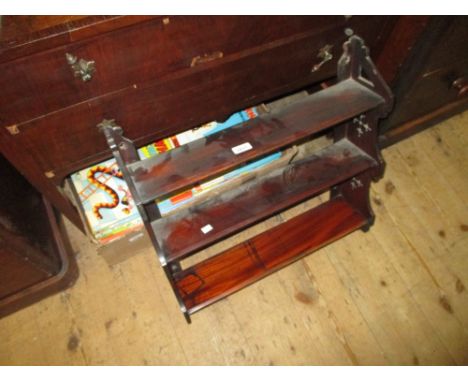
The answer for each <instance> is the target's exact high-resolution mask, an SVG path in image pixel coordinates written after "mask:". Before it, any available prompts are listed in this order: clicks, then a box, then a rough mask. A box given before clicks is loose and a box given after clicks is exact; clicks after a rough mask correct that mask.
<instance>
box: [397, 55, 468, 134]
mask: <svg viewBox="0 0 468 382" xmlns="http://www.w3.org/2000/svg"><path fill="white" fill-rule="evenodd" d="M457 79H464V80H465V81H463V82H464V83H465V84H466V85H468V60H467V61H462V62H459V63H456V64H453V65H452V66H451V68H449V69H444V70H440V71H437V72H435V73H432V74H429V75H427V76H423V77H420V78H419V79H418V81H417V82H416V83H415V84H414V85H413V86H412V87H411V89H410V90H409V91H408V92H407V94H406V95H405V96H404V98H403V99H401V100H398V101H397V102H398V103H399V104H404V107H401V108H399V109H398V110H400V112H399V113H395V114H393V115H392V116H391V122H389V123H390V124H391V126H397V125H399V124H401V123H403V122H407V121H409V120H411V119H414V118H418V117H420V116H422V115H425V114H427V113H430V112H432V111H434V110H436V109H438V108H440V107H442V106H445V105H447V104H449V103H450V102H454V101H457V100H460V99H462V98H464V99H467V101H468V92H465V93H464V94H460V89H459V88H456V87H455V86H454V85H453V83H454V81H455V80H457Z"/></svg>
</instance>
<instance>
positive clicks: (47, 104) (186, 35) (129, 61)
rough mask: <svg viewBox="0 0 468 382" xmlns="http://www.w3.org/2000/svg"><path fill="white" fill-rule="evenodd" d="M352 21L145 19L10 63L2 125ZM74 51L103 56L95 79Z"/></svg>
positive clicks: (6, 69) (335, 18) (4, 85)
mask: <svg viewBox="0 0 468 382" xmlns="http://www.w3.org/2000/svg"><path fill="white" fill-rule="evenodd" d="M164 20H166V21H164ZM353 23H354V21H353ZM346 24H347V22H346V20H345V18H344V17H342V16H340V17H338V16H333V17H305V16H304V17H286V16H275V17H261V16H255V17H240V16H229V17H212V16H206V17H205V16H204V17H194V16H191V17H184V16H178V17H172V18H158V19H155V20H151V21H148V22H144V23H140V24H137V25H135V26H132V27H128V28H123V29H121V30H117V31H115V32H112V33H107V34H104V35H101V36H99V37H96V38H92V39H89V40H86V41H84V42H79V43H76V44H72V45H68V46H65V47H61V48H57V49H54V50H51V51H47V52H44V53H40V54H36V55H33V56H29V57H27V58H24V59H20V60H16V61H14V62H8V63H5V64H3V66H2V67H1V72H2V73H3V74H2V76H1V79H0V86H1V88H2V95H1V101H0V103H1V104H2V116H1V117H0V118H2V121H1V123H2V125H12V124H18V123H20V122H25V121H28V120H31V119H33V118H36V117H39V116H41V115H44V114H47V113H50V112H53V111H56V110H59V109H61V108H64V107H67V106H70V105H74V104H76V103H78V102H81V101H85V100H88V99H91V98H94V97H98V96H101V95H103V94H106V93H110V92H114V91H118V90H120V89H124V88H127V87H131V86H134V85H139V84H142V83H146V82H147V81H154V80H156V79H161V78H162V77H164V76H165V75H168V74H170V73H173V72H176V71H179V70H182V69H190V68H191V67H193V66H203V65H204V63H206V62H207V61H210V60H222V59H223V58H228V57H229V56H232V55H235V54H239V52H242V51H245V50H247V49H251V48H255V47H257V46H260V45H263V44H267V43H272V42H274V41H277V40H281V39H285V38H290V37H291V36H294V35H298V34H301V33H317V32H319V31H321V30H324V29H325V28H329V27H330V26H341V27H343V28H344V27H345V25H346ZM195 31H196V33H195ZM66 53H70V54H72V55H74V56H76V57H77V58H78V59H80V58H82V59H85V60H93V61H95V67H96V72H95V73H94V74H93V76H92V79H91V80H89V81H87V82H83V81H82V80H81V78H75V77H74V76H73V73H72V69H71V67H70V65H69V64H68V63H67V61H66V58H65V54H66Z"/></svg>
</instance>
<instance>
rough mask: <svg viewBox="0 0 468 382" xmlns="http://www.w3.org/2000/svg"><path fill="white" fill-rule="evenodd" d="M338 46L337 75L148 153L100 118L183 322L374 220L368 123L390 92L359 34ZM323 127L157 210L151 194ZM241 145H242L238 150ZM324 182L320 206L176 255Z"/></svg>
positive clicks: (374, 165) (373, 144) (372, 142)
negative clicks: (231, 123)
mask: <svg viewBox="0 0 468 382" xmlns="http://www.w3.org/2000/svg"><path fill="white" fill-rule="evenodd" d="M343 48H344V52H343V55H342V57H341V59H340V60H339V62H338V82H337V83H336V84H335V85H333V86H330V87H328V88H325V89H324V90H321V91H319V92H316V93H314V94H310V95H308V96H307V97H305V98H303V99H301V100H298V101H296V102H293V103H292V104H289V105H288V106H286V107H284V108H282V109H281V110H276V111H271V112H269V113H266V114H263V115H262V116H260V117H258V118H255V119H253V120H250V121H248V122H245V123H243V124H241V125H238V126H236V127H234V128H231V129H228V130H224V131H221V132H219V133H217V134H215V135H213V136H210V137H209V138H205V139H201V140H198V141H195V142H192V143H189V144H187V145H184V146H183V147H179V148H176V149H174V150H172V151H170V152H168V153H164V154H161V155H158V156H155V157H152V158H149V159H145V160H140V159H139V157H138V155H137V151H136V149H135V146H134V144H133V142H132V141H131V140H129V139H127V138H125V137H124V136H123V130H122V128H121V127H119V126H118V125H117V123H116V121H114V120H104V121H103V122H102V123H101V124H100V125H99V127H100V128H101V129H102V131H103V132H104V134H105V136H106V139H107V142H108V144H109V146H110V148H111V150H112V152H113V154H114V156H115V158H116V160H117V162H118V165H119V166H120V169H121V170H122V173H123V175H124V178H125V180H126V182H127V183H128V186H129V188H130V191H131V193H132V195H133V198H134V200H135V203H136V205H137V206H138V209H139V211H140V214H141V216H142V217H143V220H144V222H145V226H146V228H147V230H148V233H149V235H150V237H151V239H152V242H153V244H154V247H155V248H156V252H157V255H158V258H159V260H160V262H161V265H162V266H163V268H164V270H165V272H166V275H167V278H168V280H169V282H170V283H171V285H172V288H173V290H174V293H175V295H176V297H177V299H178V301H179V304H180V307H181V310H182V312H183V313H184V315H185V317H186V319H187V320H188V321H189V322H190V315H191V314H193V313H195V312H197V311H198V310H200V309H202V308H204V307H206V306H208V305H210V304H212V303H214V302H216V301H218V300H220V299H222V298H224V297H226V296H228V295H230V294H232V293H233V292H235V291H237V290H239V289H241V288H243V287H245V286H246V285H248V284H251V283H253V282H255V281H257V280H259V279H260V278H262V277H264V276H267V275H268V274H270V273H272V272H274V271H276V270H278V269H280V268H281V267H284V266H286V265H288V264H290V263H291V262H293V261H295V260H298V259H300V258H301V257H303V256H304V255H307V254H309V253H311V252H312V251H314V250H316V249H318V248H320V247H322V246H324V245H326V244H328V243H330V242H332V241H334V240H337V239H339V238H341V237H343V236H344V235H346V234H348V233H350V232H352V231H354V230H356V229H363V230H367V229H368V228H369V227H370V226H371V225H372V223H373V221H374V215H373V212H372V209H371V207H370V203H369V188H370V183H371V181H375V180H377V179H379V177H381V176H382V173H383V169H384V163H383V160H382V158H381V156H380V153H379V148H378V146H377V136H378V129H377V127H378V126H377V125H378V120H379V119H380V118H382V117H384V116H385V115H387V113H388V112H389V111H390V109H391V106H392V102H393V97H392V94H391V92H390V90H389V88H388V87H387V85H386V83H385V82H384V80H383V79H382V78H381V76H380V75H379V73H378V72H377V69H376V67H375V66H374V64H373V63H372V61H371V59H370V58H369V52H368V49H367V47H366V46H365V45H364V42H363V40H362V39H361V38H359V37H357V36H351V37H350V38H349V39H348V41H347V42H345V44H344V46H343ZM117 122H118V121H117ZM327 129H328V130H329V132H330V133H332V134H333V140H334V143H333V144H331V145H329V146H328V147H325V148H323V149H321V150H319V151H318V152H315V153H313V154H312V155H310V154H309V155H307V156H304V157H302V158H300V159H299V160H295V161H288V162H286V163H285V162H282V165H281V167H278V168H275V169H272V170H271V171H269V172H267V173H265V172H264V173H262V174H258V176H254V177H252V178H250V179H249V180H248V181H246V182H244V183H243V184H241V185H239V184H236V186H235V187H233V188H232V189H231V190H228V191H226V192H224V193H223V194H222V195H213V196H212V197H209V198H203V200H201V201H200V202H199V203H197V204H192V205H191V206H189V207H187V208H183V209H181V210H179V211H177V212H175V213H173V214H171V215H169V216H165V217H161V215H160V213H159V211H158V208H157V204H156V203H155V200H158V199H160V198H162V197H164V196H167V195H170V194H172V193H174V192H177V191H180V190H183V189H185V188H187V187H189V186H192V185H194V184H197V183H198V182H200V181H204V180H207V179H210V178H212V177H213V176H215V175H219V174H222V173H223V172H226V171H228V170H230V169H233V168H236V167H238V166H241V165H243V164H245V163H248V162H249V161H251V160H253V159H256V158H259V157H262V156H265V155H267V154H269V153H272V152H275V151H277V150H280V149H285V148H288V147H290V146H292V145H294V144H297V143H298V142H304V140H307V139H310V138H311V137H312V136H313V135H314V134H316V133H318V132H322V131H325V130H327ZM238 147H245V148H246V150H240V151H241V152H240V153H239V151H238V150H236V148H238ZM233 148H234V150H233ZM328 190H330V191H331V192H330V199H329V200H328V201H327V202H325V203H323V204H321V205H320V206H318V207H316V208H313V209H311V210H309V211H307V212H305V213H302V214H301V215H299V216H296V217H294V218H292V219H290V220H287V221H286V222H284V223H282V224H280V225H277V226H275V227H274V228H272V229H270V230H268V231H266V232H263V233H261V234H259V235H257V236H255V237H253V238H251V239H249V240H247V241H245V242H243V243H241V244H238V245H236V246H234V247H232V248H230V249H228V250H226V251H224V252H221V253H219V254H217V255H215V256H213V257H211V258H208V259H206V260H202V261H200V262H198V263H196V264H194V265H192V266H189V267H187V268H185V269H183V267H182V266H181V263H180V262H181V260H182V259H184V258H187V257H188V256H191V255H193V254H195V253H196V252H198V251H200V250H201V249H203V248H206V247H208V246H210V245H212V244H213V243H215V242H217V241H219V240H222V239H225V238H227V237H229V236H231V235H233V234H235V233H237V232H239V231H241V230H242V229H245V228H247V227H248V226H251V225H252V224H254V223H257V222H259V221H261V220H263V219H266V218H268V217H270V216H272V215H274V214H276V213H279V212H281V211H283V210H285V209H287V208H289V207H292V206H294V205H296V204H298V203H300V202H303V201H305V200H307V199H309V198H311V197H314V196H317V195H318V194H320V193H323V192H325V191H328Z"/></svg>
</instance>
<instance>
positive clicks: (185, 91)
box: [0, 16, 396, 226]
mask: <svg viewBox="0 0 468 382" xmlns="http://www.w3.org/2000/svg"><path fill="white" fill-rule="evenodd" d="M395 22H396V18H395V17H387V16H382V17H344V16H330V17H305V16H301V17H283V16H274V17H270V16H268V17H240V16H239V17H238V16H235V17H234V16H233V17H231V16H229V17H195V16H191V17H185V16H177V17H164V16H144V17H143V16H142V17H136V16H135V17H85V18H77V19H74V18H73V19H65V20H57V18H51V19H49V20H48V21H47V20H46V21H42V23H41V22H40V21H38V20H37V19H34V20H33V19H27V18H26V19H9V18H4V19H3V20H2V23H3V26H2V41H1V43H0V66H1V73H2V74H1V75H0V86H1V87H2V93H1V95H0V109H1V115H0V147H1V149H2V152H3V153H4V155H5V156H6V157H7V158H8V160H9V161H10V162H12V163H13V164H14V165H15V166H16V167H17V168H18V169H19V170H20V171H21V172H22V173H23V174H24V175H25V177H26V178H27V179H28V180H29V181H30V182H31V183H32V184H33V185H34V186H35V187H36V188H38V189H39V190H40V191H41V192H42V193H43V194H44V195H46V196H47V197H48V198H49V199H50V200H51V202H52V203H53V204H54V205H55V206H56V207H57V208H58V209H59V210H60V211H61V212H62V213H64V214H65V215H66V216H67V217H68V218H69V219H70V220H71V221H72V222H74V223H75V224H76V225H78V226H81V221H80V219H79V215H78V213H77V211H76V209H75V208H74V206H73V205H72V204H71V202H70V201H69V200H68V198H67V197H66V196H65V195H64V193H63V192H62V190H61V186H62V185H63V180H64V178H65V177H66V176H68V175H69V174H70V173H72V172H74V171H76V170H78V169H81V168H83V167H86V166H89V165H91V164H93V163H96V162H98V161H100V160H103V159H105V158H108V157H110V155H111V154H110V152H109V150H108V148H107V145H106V142H105V140H104V139H103V137H102V135H101V134H99V132H98V131H97V129H96V125H97V124H98V123H99V122H100V121H101V120H102V119H104V118H115V119H117V120H118V121H119V123H121V124H122V125H124V126H125V127H126V135H127V136H128V137H129V138H131V139H132V140H133V141H134V142H135V143H136V144H138V145H142V144H145V143H148V142H150V141H152V140H154V139H158V138H162V137H165V136H168V135H170V134H174V133H177V132H180V131H183V130H186V129H188V128H191V127H193V126H197V125H199V124H201V123H205V122H208V121H211V120H222V119H223V118H225V117H226V116H228V115H229V114H230V113H232V112H233V111H236V110H240V109H242V108H244V107H248V106H251V105H255V104H258V103H260V102H264V101H267V100H271V99H274V98H276V97H279V96H281V95H284V94H288V93H289V92H292V91H295V90H298V89H302V88H306V87H308V86H311V85H313V84H316V83H319V82H321V81H324V80H327V79H329V78H333V77H334V76H335V75H336V60H337V58H338V56H339V52H340V51H341V46H342V44H343V42H344V41H345V39H346V37H347V36H346V34H345V33H344V32H345V30H346V29H350V30H352V31H354V32H355V33H356V34H358V35H359V36H361V37H362V38H363V39H364V40H365V41H366V44H367V45H368V46H369V48H370V51H371V52H372V56H373V57H377V56H378V55H379V53H380V51H381V50H382V48H383V46H384V42H385V40H386V38H387V36H388V35H389V33H390V31H391V30H392V28H393V26H394V24H395ZM54 23H55V25H53V24H54ZM15 28H16V31H15ZM80 60H83V61H81V62H82V66H81V68H80V67H78V66H77V65H76V64H79V63H80ZM86 63H88V64H89V65H86ZM74 64H75V66H74ZM80 69H81V71H80ZM75 72H76V73H75Z"/></svg>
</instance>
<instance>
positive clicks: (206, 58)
mask: <svg viewBox="0 0 468 382" xmlns="http://www.w3.org/2000/svg"><path fill="white" fill-rule="evenodd" d="M220 58H223V52H220V51H216V52H213V53H209V54H204V55H203V56H196V57H194V58H192V61H191V62H190V67H191V68H193V67H194V66H197V65H200V64H206V63H207V62H210V61H214V60H218V59H220Z"/></svg>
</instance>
